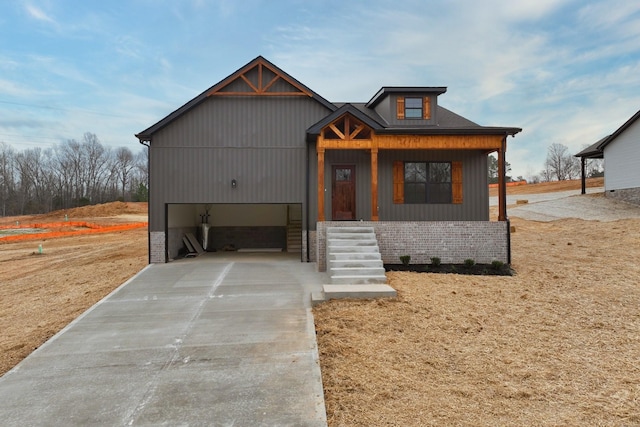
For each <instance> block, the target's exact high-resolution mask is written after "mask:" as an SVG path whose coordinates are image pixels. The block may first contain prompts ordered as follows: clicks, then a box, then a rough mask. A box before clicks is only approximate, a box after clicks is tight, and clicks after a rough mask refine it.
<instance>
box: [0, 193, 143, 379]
mask: <svg viewBox="0 0 640 427" xmlns="http://www.w3.org/2000/svg"><path fill="white" fill-rule="evenodd" d="M65 214H67V216H68V218H69V219H70V220H71V219H72V220H86V221H91V222H94V223H98V224H121V223H126V222H139V221H146V220H147V205H146V204H143V203H117V202H116V203H110V204H105V205H97V206H90V207H85V208H78V209H71V210H67V211H60V212H56V213H52V214H49V215H39V216H30V217H12V218H0V224H12V223H15V221H20V222H21V223H29V222H47V221H60V220H62V219H64V215H65ZM40 244H41V245H42V248H43V253H42V254H39V251H38V245H40ZM147 261H148V256H147V230H146V229H145V228H142V229H136V230H130V231H121V232H116V233H105V234H95V235H86V236H75V237H61V238H54V239H46V240H29V241H24V242H16V243H2V241H1V240H0V331H2V332H1V333H0V375H2V374H4V373H5V372H6V371H8V370H9V369H11V368H12V367H13V366H15V365H16V364H17V363H18V362H20V361H21V360H22V359H23V358H24V357H26V356H27V355H28V354H29V353H31V352H32V351H33V350H35V349H36V348H38V347H39V346H40V345H42V344H43V343H44V342H45V341H46V340H47V339H49V338H50V337H51V336H53V335H54V334H55V333H57V332H58V331H59V330H60V329H62V328H63V327H64V326H66V325H67V324H68V323H69V322H70V321H72V320H73V319H75V318H76V317H78V315H80V314H81V313H83V312H84V311H86V310H87V309H88V308H89V307H91V306H92V305H93V304H95V303H96V302H98V301H99V300H101V299H102V298H103V297H104V296H106V295H107V294H109V293H110V292H111V291H112V290H114V289H115V288H117V287H118V286H119V285H121V284H122V283H124V282H125V281H126V280H127V279H129V278H130V277H131V276H133V275H134V274H135V273H137V272H138V271H140V270H141V269H142V268H143V267H144V266H145V265H146V264H147Z"/></svg>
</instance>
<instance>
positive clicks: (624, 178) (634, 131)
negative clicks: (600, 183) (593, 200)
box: [604, 120, 640, 191]
mask: <svg viewBox="0 0 640 427" xmlns="http://www.w3.org/2000/svg"><path fill="white" fill-rule="evenodd" d="M604 187H605V191H611V190H623V189H629V188H639V187H640V120H636V121H635V122H634V123H633V124H632V125H631V126H629V127H628V128H627V129H625V131H624V132H622V133H621V134H620V135H618V136H617V137H616V139H614V140H613V141H612V142H611V143H609V144H608V145H607V146H605V147H604Z"/></svg>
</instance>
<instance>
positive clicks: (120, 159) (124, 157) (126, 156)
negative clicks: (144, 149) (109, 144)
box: [115, 147, 135, 201]
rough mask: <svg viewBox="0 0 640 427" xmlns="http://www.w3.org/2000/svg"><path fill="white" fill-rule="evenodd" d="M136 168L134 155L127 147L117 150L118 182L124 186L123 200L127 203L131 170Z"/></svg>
mask: <svg viewBox="0 0 640 427" xmlns="http://www.w3.org/2000/svg"><path fill="white" fill-rule="evenodd" d="M134 167H135V162H134V158H133V153H132V152H131V150H129V149H128V148H126V147H120V148H118V149H117V150H116V158H115V169H116V172H117V176H118V182H119V183H120V184H121V185H122V186H121V189H122V200H124V201H126V190H127V184H128V183H129V180H130V178H131V170H132V169H133V168H134Z"/></svg>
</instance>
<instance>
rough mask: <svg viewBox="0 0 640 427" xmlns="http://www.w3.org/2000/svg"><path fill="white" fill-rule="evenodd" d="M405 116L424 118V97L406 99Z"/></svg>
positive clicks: (406, 117) (408, 117) (407, 117)
mask: <svg viewBox="0 0 640 427" xmlns="http://www.w3.org/2000/svg"><path fill="white" fill-rule="evenodd" d="M404 118H405V119H422V98H405V99H404Z"/></svg>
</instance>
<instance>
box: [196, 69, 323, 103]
mask: <svg viewBox="0 0 640 427" xmlns="http://www.w3.org/2000/svg"><path fill="white" fill-rule="evenodd" d="M279 82H285V83H287V84H288V86H290V88H291V90H286V91H283V90H275V89H274V88H275V86H277V85H276V83H279ZM238 83H242V87H243V88H246V90H237V89H236V88H233V89H230V87H233V86H234V85H237V84H238ZM256 95H258V96H308V97H311V96H312V94H311V93H310V92H309V91H308V90H307V89H305V88H304V87H303V86H301V85H300V84H299V83H297V82H296V81H294V80H292V79H291V78H289V77H287V76H286V75H284V74H282V73H281V72H279V71H278V70H277V69H275V68H273V67H272V66H270V65H269V64H267V63H266V62H264V61H262V60H259V61H257V62H255V63H251V64H249V65H247V66H246V67H244V68H241V69H240V70H238V71H236V72H235V73H234V74H232V75H231V76H229V77H228V78H227V79H225V80H224V81H222V82H221V83H219V84H218V85H216V86H215V87H214V88H212V89H211V91H210V92H209V93H208V94H207V96H256Z"/></svg>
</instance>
